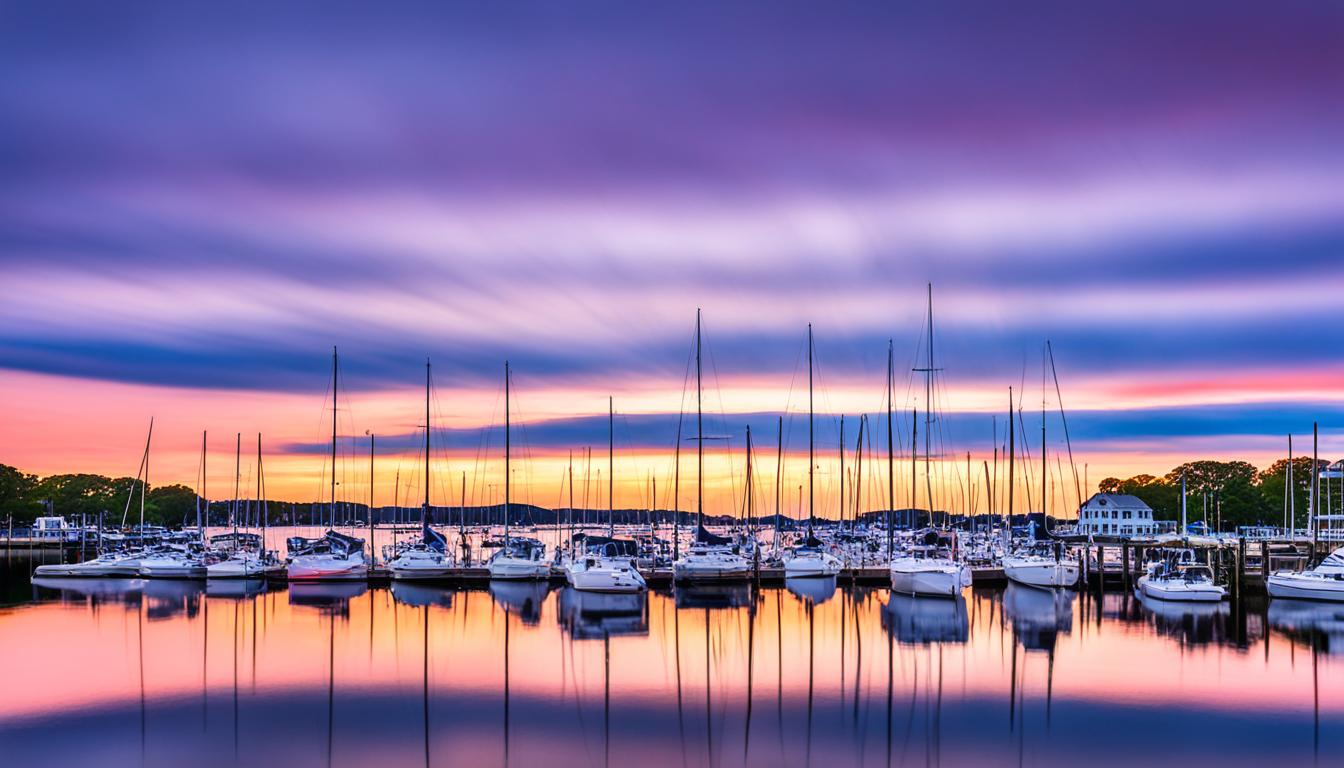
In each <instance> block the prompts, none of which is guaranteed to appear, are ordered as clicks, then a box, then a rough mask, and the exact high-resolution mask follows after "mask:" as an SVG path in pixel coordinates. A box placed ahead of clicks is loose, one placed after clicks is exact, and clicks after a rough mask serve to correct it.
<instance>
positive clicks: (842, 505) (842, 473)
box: [840, 413, 846, 527]
mask: <svg viewBox="0 0 1344 768" xmlns="http://www.w3.org/2000/svg"><path fill="white" fill-rule="evenodd" d="M845 506H846V505H845V414H843V413H842V414H840V525H841V527H843V526H844V524H845Z"/></svg>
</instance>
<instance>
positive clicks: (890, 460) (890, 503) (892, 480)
mask: <svg viewBox="0 0 1344 768" xmlns="http://www.w3.org/2000/svg"><path fill="white" fill-rule="evenodd" d="M895 363H896V352H895V347H894V345H893V342H892V340H891V339H887V559H888V560H890V559H891V551H892V548H893V546H894V539H895V536H896V533H895V531H894V530H892V522H893V519H892V518H893V516H894V515H895V514H896V458H895V452H894V451H893V450H892V443H893V438H892V418H891V394H892V393H891V388H892V384H893V382H894V380H895V378H896V371H895V368H894V366H895Z"/></svg>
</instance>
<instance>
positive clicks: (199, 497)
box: [196, 430, 210, 546]
mask: <svg viewBox="0 0 1344 768" xmlns="http://www.w3.org/2000/svg"><path fill="white" fill-rule="evenodd" d="M205 436H206V432H205V430H202V431H201V491H200V493H198V494H196V530H197V532H198V533H200V535H201V545H202V546H204V545H205V526H206V524H207V523H209V522H210V502H209V501H207V500H206V498H205ZM202 503H204V505H205V517H204V518H202V517H201V505H202Z"/></svg>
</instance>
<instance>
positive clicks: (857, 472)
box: [849, 413, 868, 530]
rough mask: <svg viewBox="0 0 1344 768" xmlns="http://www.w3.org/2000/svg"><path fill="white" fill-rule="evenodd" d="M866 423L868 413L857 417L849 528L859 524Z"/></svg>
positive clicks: (851, 528)
mask: <svg viewBox="0 0 1344 768" xmlns="http://www.w3.org/2000/svg"><path fill="white" fill-rule="evenodd" d="M867 424H868V414H866V413H865V414H863V415H862V416H860V417H859V437H858V440H857V441H856V442H855V444H854V454H855V458H854V517H852V518H850V522H849V529H850V530H854V528H855V526H857V525H858V524H859V504H860V503H862V499H863V428H864V427H865V426H866V425H867Z"/></svg>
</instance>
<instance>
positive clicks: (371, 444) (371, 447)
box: [257, 432, 376, 536]
mask: <svg viewBox="0 0 1344 768" xmlns="http://www.w3.org/2000/svg"><path fill="white" fill-rule="evenodd" d="M258 439H260V436H258ZM375 440H376V438H375V437H374V434H373V433H372V432H370V433H369V530H370V531H372V530H373V453H374V442H375ZM257 462H258V464H260V462H261V460H260V459H258V460H257ZM369 536H373V534H372V533H370V534H369Z"/></svg>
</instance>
